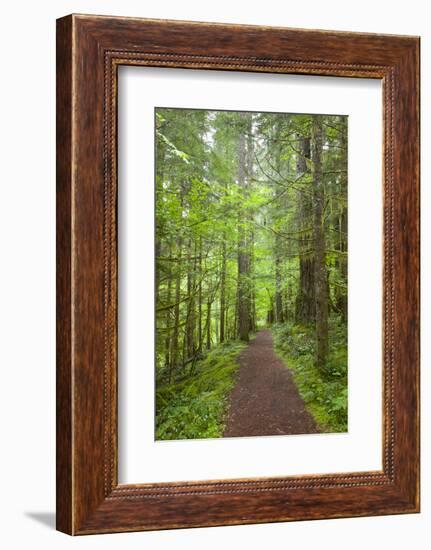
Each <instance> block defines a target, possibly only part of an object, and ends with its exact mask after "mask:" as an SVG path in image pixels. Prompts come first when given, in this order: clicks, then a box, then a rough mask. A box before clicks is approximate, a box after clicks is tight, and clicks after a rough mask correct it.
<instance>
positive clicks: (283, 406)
mask: <svg viewBox="0 0 431 550" xmlns="http://www.w3.org/2000/svg"><path fill="white" fill-rule="evenodd" d="M238 362H239V365H240V368H239V372H238V380H237V383H236V385H235V386H234V388H233V389H232V391H231V393H230V396H229V408H228V417H227V421H226V426H225V430H224V437H241V436H242V437H245V436H259V435H289V434H306V433H318V432H319V429H318V427H317V424H316V422H315V420H314V418H313V417H312V416H311V414H310V413H309V412H308V411H307V409H306V407H305V403H304V401H303V399H302V398H301V396H300V395H299V392H298V389H297V387H296V385H295V382H294V380H293V376H292V373H291V371H290V370H289V368H288V367H286V365H285V364H284V363H283V361H282V360H281V359H280V358H279V357H277V355H276V354H275V351H274V342H273V338H272V334H271V331H270V330H261V331H259V332H258V333H257V335H256V338H255V339H254V340H253V341H251V342H250V344H249V345H248V347H247V348H246V349H245V350H244V351H242V352H241V354H240V355H239V357H238Z"/></svg>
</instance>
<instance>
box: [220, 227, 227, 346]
mask: <svg viewBox="0 0 431 550" xmlns="http://www.w3.org/2000/svg"><path fill="white" fill-rule="evenodd" d="M222 239H223V242H222V250H221V254H222V259H221V276H220V342H221V343H223V342H224V340H225V308H226V234H225V233H223V235H222Z"/></svg>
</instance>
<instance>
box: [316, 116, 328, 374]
mask: <svg viewBox="0 0 431 550" xmlns="http://www.w3.org/2000/svg"><path fill="white" fill-rule="evenodd" d="M322 145H323V130H322V118H321V117H320V116H315V117H314V118H313V148H312V161H313V173H312V175H313V202H314V205H313V206H314V212H313V237H314V259H315V266H314V280H315V286H316V366H317V368H319V369H321V370H323V369H325V366H326V359H327V355H328V279H327V269H326V252H325V228H324V206H325V188H324V183H323V178H322V158H321V154H322Z"/></svg>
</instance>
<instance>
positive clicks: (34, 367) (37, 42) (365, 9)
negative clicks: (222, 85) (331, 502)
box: [0, 0, 431, 550]
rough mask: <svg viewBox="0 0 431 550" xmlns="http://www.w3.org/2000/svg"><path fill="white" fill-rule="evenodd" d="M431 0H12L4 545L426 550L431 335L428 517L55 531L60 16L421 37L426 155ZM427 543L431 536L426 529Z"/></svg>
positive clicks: (1, 92)
mask: <svg viewBox="0 0 431 550" xmlns="http://www.w3.org/2000/svg"><path fill="white" fill-rule="evenodd" d="M427 6H428V2H425V1H423V2H422V1H420V0H410V1H409V2H405V1H403V2H401V1H399V0H396V1H395V0H392V1H391V0H382V1H381V2H376V1H375V0H374V1H371V0H362V1H361V2H352V3H349V2H346V1H345V0H326V1H325V2H322V1H319V0H308V2H306V3H303V2H289V3H288V2H286V1H279V2H277V1H275V0H265V2H264V3H261V2H259V3H258V2H256V3H252V2H250V1H249V0H241V1H238V2H236V3H235V2H232V1H231V0H218V1H217V2H203V1H202V0H182V1H180V2H178V1H175V0H157V1H153V2H139V1H137V0H121V1H120V0H103V1H96V0H88V1H84V0H76V1H70V0H56V1H45V2H43V3H40V2H24V1H20V0H15V1H14V2H12V1H11V2H8V3H5V4H3V6H2V19H1V23H0V25H1V26H0V40H1V41H2V48H1V51H2V73H1V77H2V82H1V87H0V96H1V101H0V136H1V138H0V139H1V149H0V150H1V153H2V154H1V164H0V167H1V180H0V182H1V183H0V185H1V191H2V197H1V200H0V236H1V237H0V253H1V260H2V262H1V269H0V279H1V282H0V334H1V338H0V342H1V347H0V350H1V367H2V375H3V378H2V381H1V382H2V383H1V385H0V388H1V390H0V392H1V393H0V422H1V424H0V426H1V432H0V434H1V443H0V445H1V449H2V452H1V455H0V472H1V474H0V475H1V484H0V518H1V531H0V540H1V543H2V546H3V547H4V548H7V549H9V548H11V549H13V548H18V547H19V548H21V547H24V548H25V547H29V546H30V545H31V547H36V548H44V549H46V550H50V549H56V550H57V549H63V548H66V547H67V548H69V547H72V545H73V546H74V547H76V548H78V547H79V548H90V547H91V548H102V547H103V548H104V549H109V548H116V547H119V546H120V547H121V548H125V549H128V548H142V547H143V546H146V547H147V548H151V549H152V550H153V549H154V550H156V549H160V548H187V550H193V549H200V548H206V549H207V548H208V549H210V548H222V547H227V548H232V547H248V548H250V549H254V548H261V547H271V548H272V547H281V546H290V547H300V548H304V549H306V550H307V549H309V548H310V549H311V548H314V547H319V548H323V549H325V548H330V549H331V550H337V549H343V550H344V549H345V548H347V547H348V548H349V549H350V550H354V549H356V548H358V549H359V548H361V549H362V548H363V547H367V546H368V547H379V546H385V547H388V548H391V549H393V550H397V549H404V548H406V547H412V548H415V549H423V548H428V544H429V543H428V544H427V542H426V540H425V537H426V534H427V532H429V525H430V524H431V475H430V469H429V464H430V463H431V449H430V436H429V434H430V433H431V430H430V420H431V400H430V397H431V395H430V389H429V388H430V383H431V375H430V371H429V365H430V361H431V339H430V338H426V337H425V338H423V346H422V387H423V389H424V390H423V398H422V399H423V407H422V426H423V437H422V453H423V458H422V462H423V465H424V466H423V472H422V510H423V512H422V514H420V515H412V516H392V517H383V518H360V519H343V520H331V521H318V522H299V523H287V524H274V525H256V526H240V527H223V528H212V529H196V530H183V531H178V530H177V531H165V532H155V533H132V534H122V535H102V536H93V537H81V538H75V539H72V538H71V537H67V536H65V535H63V534H61V533H57V532H55V531H54V528H53V526H54V500H55V499H54V496H55V486H54V467H55V461H54V449H55V437H54V435H55V434H54V427H55V418H54V412H55V402H54V398H55V388H54V383H55V370H54V367H55V337H54V335H55V331H54V328H55V325H54V323H55V275H54V268H55V194H54V191H55V19H56V18H57V17H60V16H62V15H65V14H68V13H71V12H75V13H96V14H110V15H128V16H139V17H155V18H170V19H190V20H198V21H199V20H200V21H205V20H206V21H219V22H231V23H251V24H262V25H283V26H291V27H303V28H310V29H313V28H321V29H336V30H350V31H369V32H382V33H400V34H415V35H421V37H422V67H423V71H422V98H424V100H423V101H422V150H423V151H424V152H427V151H429V150H431V120H430V106H429V97H431V74H430V69H429V67H430V66H431V29H430V26H429V17H430V14H429V13H428V11H429V10H428V9H427ZM422 162H423V166H422V189H423V191H422V209H423V210H422V212H423V214H422V242H423V261H422V289H423V290H422V300H423V302H422V304H423V305H422V309H423V314H422V326H423V334H424V335H427V333H428V332H429V331H430V330H431V307H430V306H431V285H430V284H429V281H430V280H431V254H430V250H431V216H430V215H429V212H430V208H431V188H430V186H429V185H428V182H429V180H430V176H431V173H430V165H429V163H428V162H427V155H425V154H423V161H422ZM428 539H429V535H428Z"/></svg>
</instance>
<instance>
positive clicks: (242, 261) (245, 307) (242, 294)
mask: <svg viewBox="0 0 431 550" xmlns="http://www.w3.org/2000/svg"><path fill="white" fill-rule="evenodd" d="M246 116H249V115H248V113H240V117H241V118H244V117H246ZM245 127H246V125H245V124H243V125H241V128H240V133H239V139H238V186H239V187H240V189H241V190H242V194H243V196H245V195H246V174H245V171H246V141H245ZM247 225H248V224H247V214H246V213H245V212H244V210H243V208H241V207H240V208H239V212H238V336H239V339H240V340H243V341H244V342H248V340H249V322H250V320H249V315H250V309H249V288H248V287H249V257H248V256H249V254H248V253H249V250H248V243H247Z"/></svg>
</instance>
